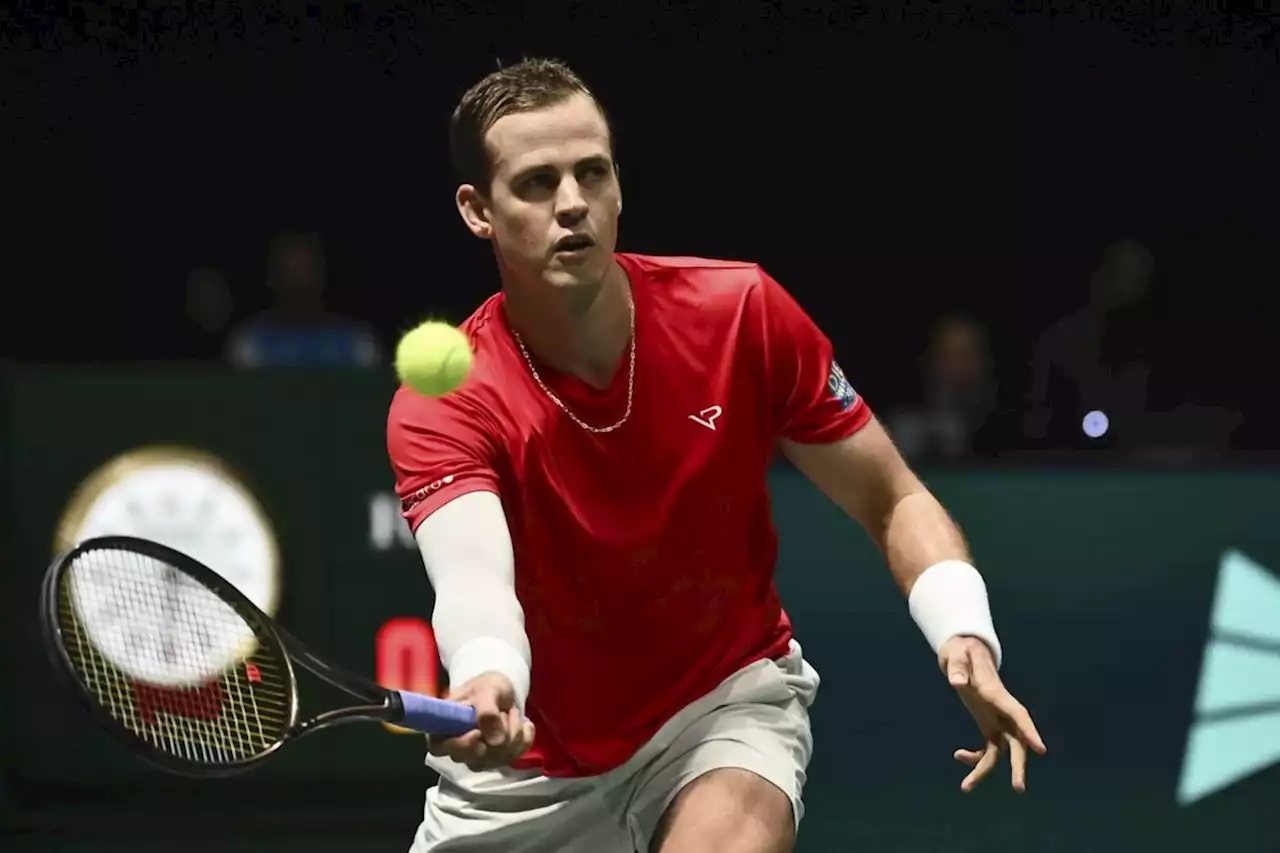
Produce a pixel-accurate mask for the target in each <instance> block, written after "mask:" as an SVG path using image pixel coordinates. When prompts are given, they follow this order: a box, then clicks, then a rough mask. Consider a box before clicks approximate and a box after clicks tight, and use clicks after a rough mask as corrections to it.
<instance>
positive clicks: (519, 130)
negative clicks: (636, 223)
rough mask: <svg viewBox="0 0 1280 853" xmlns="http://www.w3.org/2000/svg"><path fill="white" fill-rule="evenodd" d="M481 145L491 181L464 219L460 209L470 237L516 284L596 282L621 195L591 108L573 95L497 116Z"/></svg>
mask: <svg viewBox="0 0 1280 853" xmlns="http://www.w3.org/2000/svg"><path fill="white" fill-rule="evenodd" d="M485 142H486V145H487V147H488V150H489V158H490V162H491V163H492V164H493V180H492V182H491V184H490V187H489V191H488V193H487V194H480V193H476V194H475V200H474V201H472V203H471V204H470V205H467V206H468V207H470V208H471V213H470V215H469V214H468V211H467V210H465V209H464V210H462V212H463V217H464V219H465V220H466V221H467V225H468V227H469V228H471V230H472V233H475V234H476V235H477V236H480V237H485V238H486V239H490V240H492V241H493V243H494V247H495V250H496V251H497V254H498V258H499V262H500V263H501V264H502V265H504V266H505V267H506V268H507V269H508V270H510V271H511V272H512V273H514V274H515V275H516V276H517V277H519V278H521V279H535V278H536V279H539V280H541V281H543V282H545V283H547V284H550V285H553V286H556V287H573V286H575V285H581V284H588V285H589V284H594V283H597V282H599V281H600V279H601V278H602V277H603V275H604V272H605V270H606V269H607V268H608V264H609V260H610V258H611V257H612V254H613V250H614V248H615V247H616V245H617V240H618V216H619V213H620V212H621V210H622V193H621V188H620V187H619V184H618V177H617V174H616V172H615V170H614V164H613V157H612V155H611V153H610V140H609V128H608V126H607V125H606V123H605V119H604V116H603V115H601V113H600V110H599V109H598V108H597V107H596V105H595V102H594V101H592V99H591V98H589V97H588V96H586V95H574V96H573V97H571V98H569V99H567V100H565V101H563V102H561V103H559V104H556V105H555V106H552V107H548V108H547V109H543V110H536V111H532V112H524V113H514V114H512V115H508V116H504V117H502V118H501V119H499V120H498V121H497V122H495V123H494V125H493V127H492V128H490V129H489V132H488V134H487V135H486V137H485ZM464 189H465V188H462V189H460V190H459V196H458V198H459V208H460V209H462V208H463V207H464V202H463V199H464V192H463V190H464ZM476 208H479V210H478V211H477V210H476Z"/></svg>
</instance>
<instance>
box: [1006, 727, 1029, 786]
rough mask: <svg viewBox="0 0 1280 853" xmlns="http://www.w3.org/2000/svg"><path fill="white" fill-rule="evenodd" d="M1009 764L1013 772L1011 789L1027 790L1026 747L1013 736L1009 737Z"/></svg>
mask: <svg viewBox="0 0 1280 853" xmlns="http://www.w3.org/2000/svg"><path fill="white" fill-rule="evenodd" d="M1009 764H1010V766H1011V769H1012V772H1013V790H1015V791H1017V792H1018V793H1022V792H1023V791H1025V790H1027V748H1026V747H1025V746H1023V745H1022V741H1020V740H1018V739H1017V738H1015V737H1011V738H1009Z"/></svg>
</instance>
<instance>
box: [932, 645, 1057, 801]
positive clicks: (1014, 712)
mask: <svg viewBox="0 0 1280 853" xmlns="http://www.w3.org/2000/svg"><path fill="white" fill-rule="evenodd" d="M938 664H939V666H941V667H942V671H943V672H945V673H946V675H947V681H948V682H949V683H950V684H951V686H952V687H954V688H955V690H956V692H957V693H959V694H960V701H961V702H963V703H964V706H965V707H966V708H968V709H969V713H970V714H972V715H973V720H974V722H976V723H977V724H978V730H979V731H980V732H982V739H983V741H984V742H985V745H984V746H983V747H982V748H981V749H976V750H975V749H957V750H956V752H955V758H956V760H957V761H959V762H960V763H961V764H965V765H968V766H969V767H972V768H973V769H972V770H970V771H969V775H968V776H966V777H965V778H964V781H963V782H961V783H960V790H962V791H964V792H966V793H968V792H969V791H972V790H973V789H974V787H976V786H977V784H978V783H979V782H981V781H982V780H983V779H984V778H985V777H986V776H987V774H988V773H990V772H991V769H992V768H993V767H995V766H996V763H997V762H999V760H1000V756H1001V755H1002V754H1003V753H1005V752H1007V753H1008V754H1009V763H1010V765H1012V770H1013V789H1014V790H1015V791H1025V790H1026V789H1027V750H1031V751H1032V752H1034V753H1035V754H1036V755H1044V754H1045V752H1046V751H1047V749H1046V747H1045V745H1044V741H1043V740H1041V739H1040V733H1039V732H1037V731H1036V726H1035V723H1033V722H1031V714H1030V713H1029V712H1028V711H1027V709H1026V708H1024V707H1023V706H1022V703H1021V702H1019V701H1018V700H1017V699H1015V698H1013V695H1012V694H1010V693H1009V691H1008V690H1006V689H1005V686H1004V682H1002V681H1001V680H1000V675H999V674H998V673H997V672H996V663H995V659H994V658H992V656H991V649H990V648H988V647H987V644H986V643H984V642H983V641H982V640H979V639H977V638H975V637H952V638H951V639H950V640H947V642H946V643H944V644H943V646H942V649H941V650H940V651H939V652H938Z"/></svg>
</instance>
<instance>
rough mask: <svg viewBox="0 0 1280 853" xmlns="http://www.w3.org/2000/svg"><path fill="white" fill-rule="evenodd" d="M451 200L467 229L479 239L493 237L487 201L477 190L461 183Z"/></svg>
mask: <svg viewBox="0 0 1280 853" xmlns="http://www.w3.org/2000/svg"><path fill="white" fill-rule="evenodd" d="M453 200H454V203H455V204H456V205H457V206H458V215H459V216H461V217H462V222H463V224H464V225H466V226H467V230H468V231H470V232H471V233H472V234H474V235H475V236H477V237H479V238H480V239H481V240H489V239H491V238H492V237H493V225H492V224H491V223H490V222H489V202H488V199H486V198H485V197H484V196H483V195H482V194H481V192H480V191H479V190H477V189H476V188H475V187H474V186H473V185H471V184H463V185H462V186H460V187H458V191H457V192H456V193H454V196H453Z"/></svg>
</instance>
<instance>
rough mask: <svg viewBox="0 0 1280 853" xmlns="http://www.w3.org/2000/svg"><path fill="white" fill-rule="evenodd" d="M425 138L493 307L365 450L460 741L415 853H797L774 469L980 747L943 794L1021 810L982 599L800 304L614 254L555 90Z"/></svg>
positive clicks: (583, 108)
mask: <svg viewBox="0 0 1280 853" xmlns="http://www.w3.org/2000/svg"><path fill="white" fill-rule="evenodd" d="M451 137H452V138H451V142H452V150H453V157H454V161H455V166H456V168H457V171H458V177H459V179H460V182H461V185H460V186H459V187H458V190H457V194H456V202H457V208H458V212H459V214H461V216H462V220H463V222H464V223H465V224H466V226H467V228H468V229H469V230H470V231H471V233H472V234H474V235H475V236H476V237H479V238H481V239H483V240H488V241H489V242H490V244H491V245H492V246H493V251H494V256H495V257H496V259H497V263H498V271H499V275H500V278H501V283H502V288H501V293H499V294H497V295H495V296H493V297H491V298H490V299H489V300H488V301H486V302H485V303H484V304H483V305H482V306H481V307H480V308H479V310H477V311H476V312H475V314H473V315H472V316H471V318H470V319H469V320H467V322H466V323H465V324H464V326H463V328H464V329H465V331H466V333H467V334H468V335H469V336H470V339H471V341H472V344H473V346H474V348H475V354H476V355H475V365H474V369H473V371H472V374H471V376H470V377H469V378H468V380H467V382H466V383H465V384H464V385H463V386H462V387H461V388H460V389H459V390H458V391H456V392H454V393H452V394H450V395H448V396H446V397H443V398H440V399H428V398H425V397H422V396H419V395H417V394H415V393H413V392H411V391H409V390H406V389H401V390H400V391H399V392H398V393H397V395H396V396H395V399H394V401H393V403H392V404H391V411H390V415H389V421H388V436H387V440H388V447H389V453H390V458H391V462H392V466H393V468H394V471H395V475H396V480H397V489H398V491H399V494H400V497H401V498H402V500H403V507H404V515H405V517H406V519H407V520H408V521H409V523H410V525H411V526H412V528H413V530H414V531H415V535H416V538H417V541H418V543H419V544H420V546H421V551H422V556H423V559H424V562H425V563H426V569H427V573H428V575H429V577H430V580H431V583H432V586H433V588H434V590H435V594H436V604H435V613H434V627H435V631H436V635H437V640H438V643H439V647H440V650H441V656H442V659H443V661H444V663H445V666H446V668H447V670H448V674H449V678H450V683H451V684H452V685H453V689H452V696H453V697H454V698H456V699H459V700H462V701H466V702H469V703H472V704H474V705H475V707H476V710H477V712H478V719H479V723H478V729H477V731H474V732H472V733H470V734H467V735H463V736H461V737H458V738H454V739H451V740H443V741H437V742H432V743H431V745H430V752H431V757H430V758H429V759H428V763H429V764H430V765H431V766H432V767H433V768H434V769H435V770H436V771H438V773H439V775H440V781H439V783H438V785H436V786H435V787H433V788H431V789H430V790H429V791H428V793H427V797H426V808H425V813H424V817H423V821H422V824H421V826H420V827H419V829H418V832H417V835H416V838H415V840H414V843H413V848H412V849H413V851H415V853H427V851H509V852H510V853H517V851H530V853H532V852H533V851H546V852H547V853H613V851H628V853H629V852H630V851H661V853H685V851H698V853H707V851H733V853H757V851H759V852H760V853H763V852H764V851H786V850H790V849H792V846H793V845H794V843H795V836H796V829H797V827H798V825H799V822H800V819H801V817H802V814H803V806H802V802H801V791H802V788H803V786H804V781H805V772H806V767H807V765H808V763H809V759H810V755H811V753H812V750H813V743H812V738H811V735H810V726H809V715H808V709H809V706H810V705H811V703H812V702H813V701H814V696H815V694H816V692H817V689H818V674H817V673H816V672H815V671H814V669H813V667H812V666H810V665H809V664H808V663H807V662H806V661H805V659H804V657H803V654H802V651H801V648H800V646H799V644H798V643H797V642H796V640H795V638H794V637H793V635H792V628H791V623H790V621H789V620H788V618H787V615H786V613H785V611H784V610H783V609H782V606H781V604H780V603H779V600H778V593H777V590H776V589H775V586H774V581H773V573H774V564H775V560H776V557H777V536H776V533H775V530H774V526H773V524H772V521H771V518H770V507H769V494H768V491H767V488H766V475H767V472H768V469H769V465H770V462H771V460H772V459H773V458H774V454H775V451H777V450H781V452H782V453H783V454H784V455H785V456H786V457H787V458H788V459H790V460H791V461H792V462H793V463H794V464H795V465H796V466H797V468H799V470H800V471H802V472H804V474H805V475H807V476H808V477H809V478H810V479H811V480H812V481H813V482H814V483H815V484H816V485H817V486H818V488H819V489H821V490H822V491H823V492H824V493H825V494H826V495H827V496H828V497H829V498H830V499H831V500H833V501H834V502H835V503H837V504H838V505H839V506H840V507H841V508H843V509H844V510H845V511H846V512H847V513H848V514H849V515H850V516H851V517H852V518H854V519H856V520H857V521H858V522H860V523H861V524H862V526H863V527H864V528H865V529H866V531H867V533H868V534H869V535H870V536H871V537H872V539H874V540H875V542H876V543H877V544H878V545H879V546H880V547H881V548H882V550H883V551H884V553H885V555H886V557H887V562H888V564H889V568H890V570H891V572H892V573H893V577H894V579H895V580H896V581H897V583H898V585H899V586H900V587H901V589H902V591H903V593H904V594H905V595H906V596H907V600H908V604H909V608H910V612H911V614H912V615H913V616H914V618H915V620H916V622H917V623H918V624H919V626H920V629H921V630H922V632H923V633H924V636H925V638H926V639H927V640H928V642H929V643H930V644H931V645H932V647H933V650H934V652H935V653H936V655H937V660H938V662H939V664H940V665H941V668H942V670H943V672H944V673H945V675H946V677H947V678H948V680H949V682H950V684H951V685H952V686H953V687H954V688H955V689H956V690H957V691H958V693H959V695H960V698H961V699H962V700H963V702H964V704H965V705H966V706H967V707H968V709H969V711H970V712H971V713H972V715H973V717H974V720H975V721H976V722H977V724H978V729H979V732H980V733H981V736H982V739H983V745H982V746H981V747H980V748H978V749H974V750H960V751H957V752H956V758H957V759H959V760H960V761H961V762H963V763H965V764H967V765H969V766H971V767H972V771H971V772H970V773H969V774H968V776H967V777H966V778H965V780H964V782H963V783H962V787H963V789H965V790H969V789H971V788H972V787H973V786H974V785H975V784H976V783H977V782H978V781H979V780H980V779H982V778H983V777H984V776H986V775H987V774H988V773H989V772H990V771H991V770H992V768H993V767H994V766H995V765H996V764H997V762H998V760H999V759H1000V757H1001V756H1002V755H1007V756H1008V758H1009V760H1010V761H1011V764H1012V784H1013V787H1014V788H1016V789H1019V790H1021V789H1022V788H1023V787H1024V784H1025V765H1026V760H1027V751H1028V750H1031V751H1034V752H1037V753H1043V752H1044V749H1045V747H1044V744H1043V743H1042V742H1041V739H1040V737H1039V735H1038V734H1037V732H1036V729H1035V726H1034V725H1033V723H1032V721H1031V718H1030V716H1029V715H1028V713H1027V711H1026V709H1025V708H1024V707H1023V706H1022V705H1021V704H1019V703H1018V702H1017V700H1015V699H1014V697H1013V696H1011V695H1010V694H1009V693H1008V691H1007V690H1006V689H1005V687H1004V686H1003V684H1002V683H1001V680H1000V677H999V676H998V674H997V671H998V669H999V666H1000V642H999V639H998V638H997V636H996V631H995V629H994V627H993V624H992V618H991V614H990V612H989V609H988V604H987V593H986V588H985V586H984V583H983V579H982V576H981V575H980V574H979V573H978V572H977V571H976V570H975V569H974V568H973V566H972V565H971V562H970V556H969V553H968V551H967V549H966V545H965V541H964V539H963V538H962V536H961V533H960V531H959V530H958V529H957V528H956V525H955V524H954V523H952V521H951V520H950V518H949V517H948V515H947V513H946V512H945V511H944V510H943V508H942V506H941V505H939V503H938V501H937V500H935V499H934V497H933V496H932V495H931V494H930V493H929V492H928V491H927V490H926V489H925V487H924V486H923V485H921V483H920V481H919V480H918V479H917V478H916V477H915V476H914V475H913V474H912V473H911V471H910V470H908V468H907V466H906V465H905V464H904V463H903V461H902V459H901V457H900V456H899V454H898V453H897V451H896V450H895V448H894V446H893V445H892V443H891V442H890V440H889V438H888V437H887V436H886V434H885V432H884V430H883V429H882V428H881V426H880V425H879V423H878V422H877V421H876V419H875V418H874V417H873V416H872V414H871V411H870V409H869V408H868V407H867V404H866V403H865V402H864V401H863V400H862V398H861V397H860V396H859V395H858V394H857V393H856V392H855V390H854V389H853V387H851V385H850V384H849V382H848V380H847V379H846V377H845V374H844V373H843V372H842V371H841V369H840V367H839V366H838V365H837V363H836V361H835V359H834V358H833V354H832V346H831V344H830V342H829V341H828V340H827V338H826V337H825V336H824V335H823V333H822V332H821V331H819V330H818V328H817V327H816V326H815V325H814V323H813V322H812V321H811V320H810V319H809V317H807V316H806V315H805V313H804V311H803V310H801V308H800V306H799V305H797V303H796V302H795V301H794V300H793V299H792V298H791V297H790V296H789V295H788V294H787V292H786V291H785V290H784V289H783V288H782V287H781V286H780V285H779V284H778V283H777V282H776V281H774V280H773V279H772V278H770V276H769V275H768V274H767V273H766V272H765V271H764V270H762V269H761V268H760V267H759V266H757V265H755V264H752V263H744V262H737V261H719V260H703V259H699V258H670V257H649V256H643V255H636V254H625V253H619V252H617V251H615V245H616V241H617V234H618V218H619V214H620V213H621V211H622V193H621V187H620V185H619V180H618V169H617V165H616V163H615V162H614V158H613V146H612V137H611V132H610V126H609V123H608V120H607V118H606V116H605V113H604V112H603V110H602V108H601V107H600V105H599V103H598V102H597V100H596V99H595V98H594V97H593V95H592V93H591V91H590V90H589V89H588V87H587V86H586V85H585V84H584V83H583V81H582V80H581V79H580V78H579V77H578V76H576V75H575V74H574V73H573V72H572V71H571V70H570V69H569V68H567V67H566V66H565V65H563V64H560V63H558V62H554V61H547V60H527V61H524V62H521V63H519V64H517V65H513V66H510V67H507V68H504V69H500V70H498V71H496V72H494V73H492V74H490V75H488V76H487V77H485V78H484V79H483V80H481V81H480V82H479V83H477V84H476V85H475V86H473V87H472V88H471V89H470V90H469V91H468V92H466V94H465V95H464V96H463V97H462V100H461V102H460V103H459V105H458V107H457V110H456V111H455V113H454V115H453V119H452V128H451ZM849 570H850V571H856V570H857V569H856V567H855V566H850V567H849ZM856 640H857V635H856V633H851V635H850V644H851V649H856V648H857V647H856V646H855V645H853V644H854V643H856Z"/></svg>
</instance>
